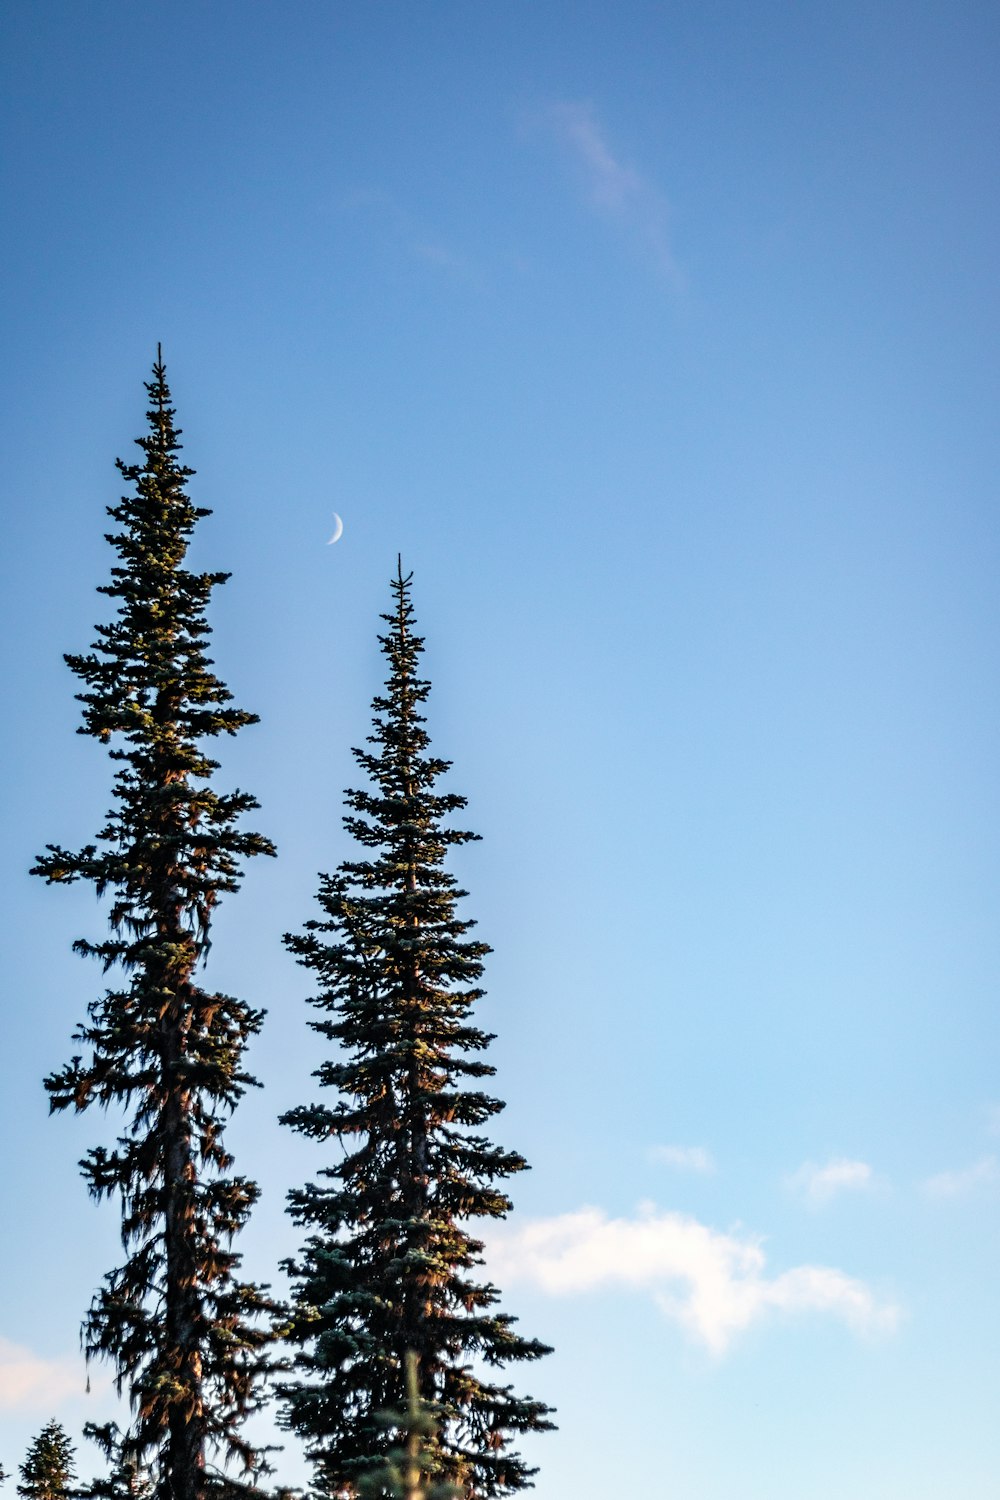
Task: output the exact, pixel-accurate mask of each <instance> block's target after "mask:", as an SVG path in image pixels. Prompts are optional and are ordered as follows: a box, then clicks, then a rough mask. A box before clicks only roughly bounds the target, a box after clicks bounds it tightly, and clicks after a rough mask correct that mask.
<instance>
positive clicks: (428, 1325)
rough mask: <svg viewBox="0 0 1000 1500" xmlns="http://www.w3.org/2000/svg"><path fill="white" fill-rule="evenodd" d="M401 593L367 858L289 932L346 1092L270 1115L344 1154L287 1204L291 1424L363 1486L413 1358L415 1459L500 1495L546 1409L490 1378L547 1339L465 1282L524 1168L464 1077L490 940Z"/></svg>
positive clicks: (477, 1043)
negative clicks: (482, 1236)
mask: <svg viewBox="0 0 1000 1500" xmlns="http://www.w3.org/2000/svg"><path fill="white" fill-rule="evenodd" d="M393 593H394V596H395V608H394V610H393V612H392V613H391V614H387V615H384V616H383V619H384V620H385V621H386V622H387V624H388V626H389V630H388V633H387V634H386V635H384V636H381V637H380V638H379V639H380V642H381V645H382V649H383V651H384V653H385V655H386V657H387V658H388V662H389V676H388V680H387V683H386V691H385V695H384V696H380V697H376V698H375V700H374V703H373V708H374V713H375V719H374V733H373V734H372V735H370V736H369V741H368V743H369V744H370V745H372V746H373V747H374V748H373V749H372V750H355V752H354V754H355V756H356V758H357V760H358V763H359V765H360V766H361V768H362V770H363V771H364V772H365V773H366V774H367V776H368V778H369V779H370V782H371V785H372V789H371V790H362V791H349V792H348V793H347V797H346V800H347V805H348V807H349V808H350V809H351V811H352V814H353V815H352V816H348V817H347V818H345V820H344V821H345V826H346V828H347V830H348V831H349V833H351V834H352V835H353V837H354V838H355V839H356V840H357V842H358V843H359V844H361V845H363V846H364V848H365V849H366V850H368V851H370V852H371V857H370V858H366V859H357V860H351V861H348V862H346V863H344V864H342V865H341V866H340V868H339V870H338V872H337V873H336V874H335V875H332V876H323V877H321V887H320V895H319V900H320V905H321V907H322V908H323V911H324V913H325V917H324V919H323V920H319V921H311V922H308V923H307V924H306V931H305V933H304V934H302V935H299V936H288V937H286V939H285V941H286V943H287V945H288V947H289V948H290V949H291V951H292V952H293V953H294V954H295V955H296V956H297V958H298V960H299V962H300V963H302V964H303V965H304V966H305V967H306V968H307V969H309V970H310V971H311V972H312V974H313V975H314V976H315V977H316V979H317V981H318V982H319V984H320V985H321V989H320V991H319V993H318V994H317V995H316V996H314V997H313V999H312V1001H311V1003H312V1004H313V1005H315V1006H317V1007H318V1009H319V1010H320V1011H321V1012H323V1017H322V1019H320V1020H316V1021H312V1022H310V1025H311V1026H313V1027H314V1029H315V1030H316V1031H318V1032H319V1033H320V1034H321V1035H322V1036H324V1037H326V1038H328V1039H329V1040H330V1041H332V1042H334V1043H336V1044H338V1048H339V1053H338V1055H337V1056H336V1057H335V1058H334V1059H331V1060H328V1061H325V1062H323V1064H322V1065H321V1067H320V1068H318V1069H317V1070H316V1073H315V1076H316V1077H317V1078H318V1079H319V1082H320V1084H321V1085H324V1086H326V1087H329V1088H332V1089H335V1090H336V1091H337V1093H338V1095H339V1098H338V1099H337V1101H336V1102H335V1103H332V1104H318V1103H317V1104H309V1105H304V1106H302V1107H300V1108H297V1109H293V1110H292V1111H290V1112H289V1113H288V1114H287V1115H285V1116H284V1117H283V1118H284V1121H285V1123H287V1124H289V1125H291V1126H293V1127H294V1128H295V1129H296V1130H298V1131H301V1132H302V1133H303V1134H305V1135H307V1136H311V1137H313V1138H315V1139H317V1140H320V1141H329V1140H334V1139H336V1140H337V1141H339V1142H341V1145H342V1152H343V1154H342V1156H341V1159H340V1160H337V1161H336V1162H335V1163H334V1164H333V1165H329V1166H326V1167H324V1168H323V1169H322V1170H321V1171H320V1173H319V1175H320V1176H321V1177H322V1178H323V1179H325V1184H324V1185H323V1186H316V1185H313V1184H309V1185H308V1186H306V1187H305V1188H303V1189H302V1190H301V1191H296V1192H293V1193H292V1194H290V1211H291V1213H292V1215H293V1217H294V1218H295V1220H296V1222H298V1223H300V1224H302V1225H304V1226H306V1227H307V1228H308V1229H309V1230H310V1231H311V1234H310V1237H309V1238H308V1240H307V1241H306V1244H305V1246H304V1249H303V1251H302V1253H301V1255H300V1257H299V1258H298V1259H297V1260H296V1261H293V1262H290V1263H289V1265H288V1269H289V1271H290V1273H291V1275H292V1277H293V1279H294V1284H295V1303H294V1310H293V1314H292V1318H291V1323H290V1336H291V1338H292V1340H293V1341H294V1342H296V1343H297V1344H299V1345H300V1346H301V1348H300V1350H299V1353H298V1357H297V1360H296V1368H297V1371H298V1373H299V1375H300V1377H301V1378H300V1379H298V1380H297V1381H294V1382H291V1381H290V1382H288V1383H287V1384H286V1386H285V1389H284V1395H285V1399H286V1402H287V1406H286V1414H285V1420H286V1422H287V1425H288V1426H290V1427H292V1428H294V1429H295V1430H297V1431H298V1432H299V1433H300V1434H301V1436H302V1437H303V1438H304V1439H305V1440H306V1444H307V1451H308V1453H309V1455H310V1457H311V1459H312V1461H313V1463H314V1465H315V1472H316V1478H317V1481H318V1485H319V1488H320V1490H321V1492H322V1493H324V1494H326V1495H330V1496H338V1497H340V1496H352V1495H354V1494H356V1493H357V1489H358V1486H359V1485H360V1486H361V1488H362V1489H365V1490H370V1488H371V1484H372V1483H373V1482H374V1483H375V1484H376V1485H377V1482H378V1476H379V1475H380V1474H381V1473H383V1472H384V1471H385V1462H386V1455H387V1453H388V1452H389V1450H390V1449H391V1448H392V1446H393V1440H392V1436H391V1433H390V1432H389V1431H388V1430H387V1425H386V1420H385V1416H384V1413H385V1412H386V1411H401V1410H405V1409H406V1408H407V1403H408V1401H409V1402H412V1400H413V1392H412V1390H411V1391H408V1389H407V1374H406V1372H407V1363H408V1356H409V1355H411V1354H412V1355H415V1356H416V1369H417V1371H418V1384H419V1399H420V1402H421V1403H422V1409H423V1410H424V1411H425V1412H426V1414H427V1416H428V1418H429V1423H428V1435H427V1436H426V1438H425V1439H424V1451H423V1454H422V1463H423V1464H424V1465H425V1467H427V1468H428V1469H429V1470H430V1471H431V1472H434V1473H436V1474H437V1475H438V1476H439V1477H440V1479H441V1480H442V1481H445V1482H447V1481H454V1482H457V1483H458V1484H459V1485H460V1486H461V1487H462V1490H463V1492H464V1493H466V1494H467V1495H469V1496H476V1497H486V1496H494V1495H506V1494H510V1493H512V1492H514V1491H517V1490H520V1489H523V1488H525V1487H527V1486H529V1485H530V1476H531V1475H532V1474H533V1473H534V1470H532V1469H529V1468H527V1467H526V1465H525V1463H524V1462H523V1460H522V1458H521V1457H520V1455H519V1454H518V1453H516V1452H515V1451H513V1450H512V1448H511V1446H510V1445H511V1442H512V1440H515V1439H516V1437H517V1436H518V1435H519V1434H523V1433H527V1432H533V1431H539V1430H541V1429H545V1428H548V1427H550V1426H551V1423H550V1422H549V1421H548V1420H547V1413H548V1408H547V1407H545V1406H544V1405H543V1404H542V1403H541V1402H539V1401H536V1400H534V1399H532V1398H523V1397H518V1396H516V1395H514V1393H513V1390H512V1388H511V1387H510V1386H508V1385H501V1384H496V1383H494V1382H493V1381H491V1380H490V1379H488V1378H487V1377H486V1375H485V1374H484V1373H482V1372H483V1371H485V1370H488V1369H490V1368H496V1367H500V1366H503V1365H505V1364H507V1363H508V1362H516V1361H522V1360H534V1359H537V1358H538V1357H539V1356H540V1355H542V1354H546V1353H548V1350H547V1348H546V1347H545V1345H543V1344H541V1343H538V1342H537V1341H535V1340H528V1339H524V1338H521V1337H520V1336H519V1335H518V1334H517V1333H515V1331H514V1328H513V1326H512V1325H513V1321H514V1320H513V1319H512V1318H511V1317H510V1316H508V1315H506V1314H504V1313H500V1312H498V1311H496V1303H497V1301H498V1296H499V1294H498V1292H497V1289H496V1287H494V1286H493V1285H492V1284H491V1283H489V1282H488V1281H482V1280H479V1279H477V1276H476V1268H477V1267H478V1266H480V1265H481V1263H482V1256H481V1252H482V1248H483V1247H482V1243H481V1242H480V1241H479V1240H477V1239H475V1238H474V1237H473V1236H472V1235H471V1234H470V1233H469V1232H468V1230H467V1228H466V1227H465V1226H466V1225H467V1223H468V1222H469V1221H470V1220H473V1221H474V1220H476V1219H490V1218H499V1217H502V1216H503V1215H504V1214H506V1213H507V1211H508V1209H509V1208H510V1200H509V1199H508V1198H507V1197H506V1195H505V1194H504V1193H503V1192H502V1191H500V1189H499V1188H498V1187H497V1186H496V1183H497V1181H498V1180H500V1179H503V1178H506V1177H509V1176H510V1175H511V1174H512V1173H514V1172H519V1171H521V1170H522V1169H523V1168H524V1167H525V1166H526V1165H527V1163H526V1162H525V1161H524V1159H523V1157H521V1156H519V1155H517V1154H516V1153H514V1152H510V1151H503V1150H501V1149H499V1148H498V1147H496V1146H494V1145H492V1144H491V1143H490V1142H489V1141H488V1140H487V1139H486V1138H485V1137H484V1136H483V1135H481V1134H479V1133H478V1129H479V1127H480V1126H481V1125H483V1124H484V1123H485V1121H487V1120H488V1119H489V1118H490V1117H491V1116H493V1115H495V1114H497V1113H498V1112H499V1111H500V1110H501V1109H502V1108H503V1104H502V1102H501V1101H500V1100H498V1099H495V1098H493V1097H492V1096H491V1095H489V1094H487V1093H484V1092H482V1091H481V1089H480V1088H479V1087H478V1086H477V1085H478V1082H479V1080H480V1079H482V1078H484V1077H487V1076H488V1075H490V1074H492V1073H493V1072H494V1069H493V1068H492V1067H491V1066H490V1065H489V1064H488V1063H486V1062H484V1061H483V1059H482V1053H483V1050H484V1049H485V1048H486V1047H487V1046H488V1044H489V1042H490V1041H491V1040H492V1038H491V1037H490V1036H489V1035H488V1034H486V1033H485V1032H483V1031H480V1030H478V1029H477V1028H476V1027H475V1026H474V1025H473V1024H471V1021H470V1010H471V1008H472V1006H473V1004H474V1002H475V1001H476V1000H477V999H478V998H479V997H480V996H481V994H482V990H481V989H478V988H477V987H476V982H477V980H478V979H479V978H480V976H481V974H482V969H483V958H484V956H485V955H486V954H487V953H488V952H489V949H488V948H487V946H486V944H485V943H481V942H476V941H473V940H472V939H470V938H469V937H468V936H467V934H468V932H469V929H470V928H471V927H472V926H473V925H474V924H473V923H472V922H471V921H469V920H467V919H463V918H462V917H461V916H459V914H458V903H459V901H460V899H461V898H462V897H463V896H464V895H465V892H464V891H460V890H458V889H457V886H456V882H455V879H454V877H453V876H452V875H451V874H449V873H448V871H447V870H446V869H445V867H444V865H445V858H446V855H447V852H448V850H449V848H451V847H453V846H455V845H458V844H463V843H465V842H467V841H468V840H469V839H472V838H475V837H477V835H475V834H471V833H464V832H459V831H457V830H456V829H454V828H452V827H451V826H450V825H449V823H448V821H447V820H448V819H449V817H450V815H451V814H452V813H455V812H457V811H458V810H459V809H460V808H462V807H464V806H465V798H464V797H460V796H457V795H455V794H454V793H449V792H440V791H435V790H434V788H435V786H436V784H437V782H438V781H439V778H440V777H441V776H442V775H443V774H444V773H445V772H446V771H447V770H448V768H449V763H448V762H447V761H443V760H439V759H437V758H435V757H434V756H433V755H431V754H430V753H429V740H428V736H427V732H426V730H425V729H424V727H423V726H424V722H425V721H424V717H423V715H422V714H421V713H420V712H419V709H420V706H421V705H422V704H423V703H424V701H425V699H426V698H427V695H428V692H429V684H428V683H427V682H425V681H422V680H421V679H420V678H419V676H418V675H417V669H418V662H419V657H420V653H421V651H422V649H423V642H422V640H421V639H420V638H419V637H418V636H416V635H415V634H414V633H413V620H414V616H413V608H412V605H411V603H410V578H409V577H404V576H403V573H402V568H401V566H400V568H399V570H398V573H397V577H396V579H395V580H394V582H393ZM410 1362H411V1363H412V1360H411V1361H410Z"/></svg>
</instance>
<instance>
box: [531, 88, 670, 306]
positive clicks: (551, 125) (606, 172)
mask: <svg viewBox="0 0 1000 1500" xmlns="http://www.w3.org/2000/svg"><path fill="white" fill-rule="evenodd" d="M542 119H543V121H544V123H545V125H546V127H547V128H548V129H549V130H550V131H551V133H552V134H553V135H554V136H555V138H556V140H557V141H558V142H559V143H560V145H561V146H562V147H563V148H564V150H565V151H566V152H567V153H568V154H569V156H570V158H571V159H572V161H573V162H574V164H575V166H576V167H577V169H578V171H579V172H580V174H581V176H582V180H583V185H584V190H585V192H586V196H587V198H588V200H589V201H590V203H591V205H592V206H593V207H594V208H595V209H596V210H597V211H598V212H599V213H602V214H604V215H605V216H606V217H609V218H614V219H616V220H618V221H619V222H621V223H624V224H626V225H627V226H628V227H629V228H630V229H631V230H632V231H633V233H635V234H636V235H637V236H638V237H639V238H640V239H641V240H642V241H643V242H644V243H645V245H646V248H647V249H648V250H649V251H651V252H652V254H653V257H654V259H655V261H656V262H657V264H658V266H659V268H660V270H661V271H664V272H666V273H667V274H668V275H669V276H670V277H671V279H673V280H675V281H676V280H677V279H679V278H678V268H677V263H676V261H675V259H674V255H673V251H672V250H671V247H670V236H669V232H668V218H669V215H668V209H667V200H666V198H665V197H664V195H663V193H662V192H661V191H660V189H659V188H657V187H656V186H655V185H654V184H653V183H651V182H650V181H648V179H647V178H645V177H644V176H643V175H642V173H641V172H639V171H638V170H637V169H636V168H635V167H634V166H632V165H631V164H630V163H628V162H624V161H622V160H621V159H620V157H619V156H618V155H617V154H616V153H615V151H614V150H613V148H612V146H611V144H610V142H609V141H608V138H607V135H606V133H605V131H604V130H603V128H602V127H601V125H600V123H599V121H598V119H597V116H596V114H595V112H594V108H593V105H591V104H589V103H586V102H584V101H580V100H576V101H573V100H560V101H558V102H557V103H555V104H550V105H549V106H548V108H547V109H546V110H544V111H543V114H542Z"/></svg>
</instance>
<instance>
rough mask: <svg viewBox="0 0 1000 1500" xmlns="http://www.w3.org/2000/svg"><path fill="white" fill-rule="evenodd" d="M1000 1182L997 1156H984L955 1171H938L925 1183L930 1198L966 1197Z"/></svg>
mask: <svg viewBox="0 0 1000 1500" xmlns="http://www.w3.org/2000/svg"><path fill="white" fill-rule="evenodd" d="M998 1184H1000V1162H998V1161H997V1159H996V1157H995V1156H984V1157H981V1158H980V1160H979V1161H977V1162H973V1164H972V1166H971V1167H960V1168H959V1169H958V1171H955V1172H938V1173H937V1174H936V1175H935V1176H934V1177H928V1178H927V1180H926V1181H925V1182H924V1184H923V1188H924V1192H925V1193H926V1194H927V1197H928V1198H964V1197H967V1196H968V1194H969V1193H975V1192H978V1191H980V1190H981V1189H983V1188H993V1187H996V1186H997V1185H998Z"/></svg>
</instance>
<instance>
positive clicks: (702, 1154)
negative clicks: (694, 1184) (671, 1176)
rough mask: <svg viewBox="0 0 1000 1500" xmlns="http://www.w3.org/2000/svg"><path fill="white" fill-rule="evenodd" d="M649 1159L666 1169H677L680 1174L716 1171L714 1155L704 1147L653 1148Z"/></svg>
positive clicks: (650, 1150)
mask: <svg viewBox="0 0 1000 1500" xmlns="http://www.w3.org/2000/svg"><path fill="white" fill-rule="evenodd" d="M649 1158H650V1160H651V1161H655V1162H659V1163H660V1164H661V1165H662V1166H664V1167H676V1169H677V1171H678V1172H700V1173H709V1172H714V1171H715V1162H714V1161H713V1159H712V1153H711V1152H710V1151H708V1150H707V1149H706V1148H705V1147H704V1146H651V1147H650V1149H649Z"/></svg>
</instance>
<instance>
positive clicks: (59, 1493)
mask: <svg viewBox="0 0 1000 1500" xmlns="http://www.w3.org/2000/svg"><path fill="white" fill-rule="evenodd" d="M19 1472H20V1475H21V1483H20V1484H19V1485H18V1487H17V1493H18V1494H19V1495H21V1496H23V1497H24V1500H66V1496H67V1495H68V1494H70V1493H71V1492H70V1485H71V1483H72V1481H73V1475H74V1472H75V1464H74V1454H73V1444H72V1443H71V1442H70V1440H69V1438H68V1437H67V1436H66V1432H65V1430H64V1428H63V1427H62V1426H61V1425H60V1423H58V1422H56V1421H55V1420H53V1421H51V1422H46V1424H45V1426H44V1427H43V1428H42V1430H41V1432H40V1433H39V1434H38V1436H37V1437H36V1438H35V1439H34V1441H33V1442H32V1444H31V1447H30V1448H29V1449H28V1452H27V1454H26V1455H25V1459H24V1463H23V1464H21V1466H20V1470H19Z"/></svg>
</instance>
